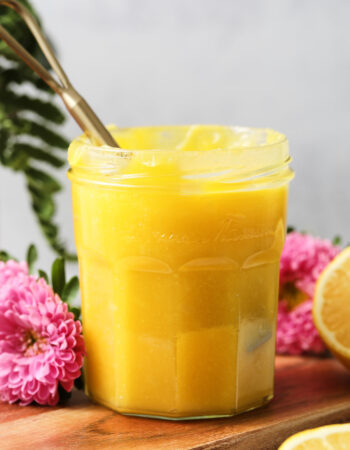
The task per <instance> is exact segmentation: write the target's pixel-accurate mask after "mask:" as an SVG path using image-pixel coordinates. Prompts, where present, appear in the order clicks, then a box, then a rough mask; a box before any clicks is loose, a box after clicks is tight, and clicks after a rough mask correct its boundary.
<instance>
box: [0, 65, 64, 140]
mask: <svg viewBox="0 0 350 450" xmlns="http://www.w3.org/2000/svg"><path fill="white" fill-rule="evenodd" d="M7 72H8V73H7ZM16 74H17V76H16ZM2 76H3V77H5V78H6V77H8V76H9V77H12V79H11V78H10V80H8V81H9V82H14V81H15V79H17V81H19V76H18V71H16V70H14V69H9V70H8V71H4V73H3V74H2ZM1 101H2V102H4V103H7V104H8V105H9V106H11V109H12V110H13V111H17V112H19V111H21V112H23V111H30V112H33V113H35V114H37V115H38V116H40V117H42V118H44V119H45V120H48V121H50V122H53V123H55V124H62V123H63V122H64V120H65V116H64V115H63V113H62V112H61V110H60V109H59V108H58V107H57V106H56V105H55V104H53V103H51V102H48V101H44V100H41V99H39V98H34V97H30V96H29V95H19V94H17V93H15V92H13V91H12V90H9V89H8V90H6V91H5V92H2V93H1ZM39 137H40V136H39Z"/></svg>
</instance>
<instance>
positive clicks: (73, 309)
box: [69, 306, 81, 320]
mask: <svg viewBox="0 0 350 450" xmlns="http://www.w3.org/2000/svg"><path fill="white" fill-rule="evenodd" d="M69 311H70V312H71V313H73V314H74V319H75V320H80V317H81V310H80V308H78V307H77V306H70V307H69Z"/></svg>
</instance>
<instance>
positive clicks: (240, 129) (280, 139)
mask: <svg viewBox="0 0 350 450" xmlns="http://www.w3.org/2000/svg"><path fill="white" fill-rule="evenodd" d="M195 127H201V128H202V129H203V130H205V131H211V130H217V129H222V130H230V131H232V132H233V133H234V134H236V135H243V134H247V133H249V134H250V135H252V134H253V133H255V134H258V133H260V134H261V133H264V134H265V135H266V138H267V137H269V138H272V140H271V142H264V143H260V144H253V145H247V144H244V145H239V144H238V145H233V146H232V147H229V149H230V150H238V149H246V150H249V149H255V148H264V149H265V148H268V147H274V146H276V145H281V144H283V143H288V140H287V137H286V136H285V135H284V134H283V133H281V132H279V131H275V130H273V129H272V128H263V127H248V126H238V125H214V124H195V125H142V126H133V127H120V128H119V127H117V126H116V125H107V127H106V128H107V129H108V130H109V132H110V133H111V134H112V135H113V136H114V137H115V138H116V137H117V136H118V134H119V135H120V134H122V133H124V132H128V131H132V130H139V131H154V132H155V133H159V132H164V131H180V130H181V129H182V130H184V129H187V130H190V129H193V128H195ZM119 138H120V136H119ZM73 143H76V144H80V145H84V146H87V147H89V148H91V149H96V150H97V149H100V150H101V149H103V150H104V151H105V152H110V153H119V152H120V151H121V150H122V151H123V152H125V153H133V152H147V151H156V152H158V151H162V152H174V151H181V149H165V148H141V147H139V148H124V147H123V148H121V149H120V148H117V147H111V146H109V145H102V146H101V145H97V144H94V143H93V142H92V141H91V140H90V139H89V137H88V136H87V135H86V134H85V133H83V134H81V135H79V136H77V137H76V138H75V139H74V140H73V141H72V144H73ZM72 144H71V145H72ZM217 150H228V148H227V147H217V148H214V149H211V150H206V152H211V151H217ZM198 151H200V152H201V151H202V150H201V149H193V150H189V149H186V152H198Z"/></svg>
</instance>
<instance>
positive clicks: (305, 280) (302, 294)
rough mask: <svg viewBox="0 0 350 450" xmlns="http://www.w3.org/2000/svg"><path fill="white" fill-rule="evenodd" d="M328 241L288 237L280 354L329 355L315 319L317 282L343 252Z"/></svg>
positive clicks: (279, 327) (279, 328)
mask: <svg viewBox="0 0 350 450" xmlns="http://www.w3.org/2000/svg"><path fill="white" fill-rule="evenodd" d="M340 250H341V249H340V248H339V247H336V246H334V245H332V243H331V242H330V241H328V240H323V239H319V238H316V237H313V236H310V235H307V234H300V233H296V232H292V233H289V234H288V235H287V237H286V242H285V245H284V248H283V252H282V256H281V269H280V295H279V297H280V302H279V308H278V320H277V337H276V350H277V353H285V354H294V355H295V354H302V353H314V354H321V353H324V352H325V351H326V347H325V345H324V343H323V342H322V340H321V338H320V336H319V334H318V332H317V330H316V328H315V326H314V323H313V319H312V301H313V296H314V291H315V285H316V282H317V279H318V277H319V275H320V274H321V272H322V271H323V269H324V268H325V267H326V266H327V265H328V264H329V262H330V261H332V259H333V258H334V257H335V256H336V255H337V254H338V253H339V252H340Z"/></svg>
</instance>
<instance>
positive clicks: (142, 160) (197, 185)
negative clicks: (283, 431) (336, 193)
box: [69, 126, 292, 419]
mask: <svg viewBox="0 0 350 450" xmlns="http://www.w3.org/2000/svg"><path fill="white" fill-rule="evenodd" d="M110 130H111V132H112V134H113V135H114V137H115V138H116V140H117V141H118V143H119V145H120V147H121V149H112V148H110V147H106V146H103V147H95V146H93V145H92V144H91V143H90V142H89V140H88V138H87V137H86V136H84V135H83V136H81V137H80V138H78V139H76V140H75V141H73V142H72V144H71V146H70V148H69V162H70V166H71V170H70V172H69V177H70V179H71V181H72V195H73V215H74V228H75V240H76V246H77V251H78V257H79V270H80V282H81V291H82V314H83V327H84V337H85V341H86V347H87V358H86V365H85V376H86V392H87V394H88V395H89V396H90V397H91V398H92V399H93V400H95V401H96V402H99V403H101V404H103V405H106V406H108V407H110V408H112V409H115V410H117V411H119V412H121V413H126V414H136V415H146V416H157V417H163V418H172V419H181V418H182V419H183V418H200V417H218V416H231V415H234V414H237V413H240V412H242V411H246V410H248V409H252V408H255V407H258V406H261V405H262V404H264V403H265V402H267V401H268V400H269V399H271V398H272V395H273V373H274V354H275V326H276V309H277V297H278V279H279V260H280V254H281V251H282V247H283V242H284V236H285V217H286V205H287V190H288V181H289V180H290V179H291V177H292V172H291V171H290V169H289V167H288V163H289V154H288V143H287V141H286V139H285V137H284V136H283V135H281V134H279V133H277V132H274V131H272V130H265V129H251V128H238V127H236V128H235V127H221V126H177V127H176V126H175V127H140V128H130V129H118V128H116V127H110Z"/></svg>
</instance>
